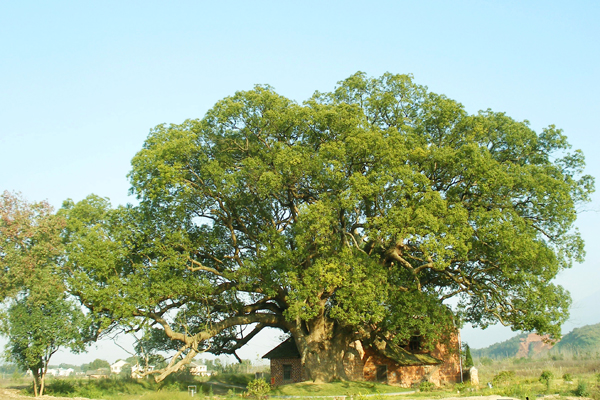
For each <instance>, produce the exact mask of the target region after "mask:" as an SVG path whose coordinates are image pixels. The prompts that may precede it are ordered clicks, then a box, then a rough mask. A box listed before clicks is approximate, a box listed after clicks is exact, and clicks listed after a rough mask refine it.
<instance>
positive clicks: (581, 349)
mask: <svg viewBox="0 0 600 400" xmlns="http://www.w3.org/2000/svg"><path fill="white" fill-rule="evenodd" d="M599 350H600V324H595V325H586V326H583V327H581V328H575V329H573V330H572V331H571V332H569V333H568V334H566V335H565V336H564V337H563V338H562V339H561V340H560V342H558V343H557V344H556V346H554V347H553V348H552V350H551V353H555V354H556V353H568V354H569V353H570V354H578V355H584V354H585V353H595V352H597V351H599Z"/></svg>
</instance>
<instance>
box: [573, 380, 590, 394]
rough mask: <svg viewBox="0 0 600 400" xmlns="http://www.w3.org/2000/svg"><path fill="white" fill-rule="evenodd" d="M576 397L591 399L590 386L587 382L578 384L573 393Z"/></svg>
mask: <svg viewBox="0 0 600 400" xmlns="http://www.w3.org/2000/svg"><path fill="white" fill-rule="evenodd" d="M573 394H574V395H575V396H579V397H589V395H590V391H589V389H588V385H587V383H586V382H579V383H578V384H577V388H576V389H575V390H574V391H573Z"/></svg>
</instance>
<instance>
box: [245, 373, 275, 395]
mask: <svg viewBox="0 0 600 400" xmlns="http://www.w3.org/2000/svg"><path fill="white" fill-rule="evenodd" d="M246 389H247V393H248V396H250V397H253V398H255V399H263V398H265V397H266V395H267V393H269V392H270V391H271V385H270V384H269V383H267V381H265V380H264V379H262V378H261V379H254V380H252V381H250V382H249V383H248V387H247V388H246Z"/></svg>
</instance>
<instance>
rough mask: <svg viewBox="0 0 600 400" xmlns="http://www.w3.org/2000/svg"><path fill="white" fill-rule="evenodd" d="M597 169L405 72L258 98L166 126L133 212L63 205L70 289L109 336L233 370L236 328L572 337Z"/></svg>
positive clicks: (138, 177)
mask: <svg viewBox="0 0 600 400" xmlns="http://www.w3.org/2000/svg"><path fill="white" fill-rule="evenodd" d="M583 168H584V159H583V155H582V154H581V152H579V151H573V152H569V144H568V142H567V139H566V137H565V136H564V135H563V133H562V131H561V130H560V129H557V128H555V127H554V126H549V127H548V128H546V129H543V130H542V131H541V132H539V133H538V132H535V131H533V130H532V129H531V128H530V127H529V126H528V124H527V123H526V122H518V121H515V120H513V119H512V118H510V117H508V116H507V115H505V114H503V113H496V112H493V111H491V110H487V111H483V112H479V113H477V114H475V115H469V114H468V113H467V112H466V111H465V110H464V107H463V106H462V105H461V104H460V103H458V102H456V101H454V100H451V99H448V98H447V97H445V96H443V95H438V94H435V93H430V92H428V90H427V88H426V87H424V86H421V85H418V84H416V83H415V82H413V79H412V77H411V76H408V75H393V74H389V73H387V74H384V75H383V76H381V77H376V78H368V77H367V76H366V75H365V74H364V73H357V74H354V75H353V76H351V77H349V78H348V79H346V80H344V81H342V82H340V83H339V84H338V86H337V87H336V88H335V89H334V90H333V91H332V92H330V93H316V94H315V95H314V96H313V97H311V98H310V99H308V100H307V101H306V102H304V103H302V104H297V103H295V102H293V101H291V100H289V99H287V98H285V97H283V96H281V95H279V94H277V93H275V92H274V90H273V89H272V88H270V87H268V86H257V87H255V88H254V89H253V90H250V91H245V92H237V93H235V94H234V95H233V96H231V97H227V98H225V99H223V100H221V101H219V102H217V103H216V104H215V106H214V107H213V108H212V109H211V110H209V111H208V112H207V113H206V115H205V117H204V118H202V119H195V120H186V121H184V122H183V123H182V124H178V125H175V124H171V125H159V126H157V127H156V128H154V129H153V130H152V131H151V133H150V135H149V136H148V138H147V140H146V142H145V144H144V146H143V148H142V149H141V150H140V151H139V152H138V154H137V155H136V156H135V157H134V158H133V160H132V171H131V173H130V174H129V179H130V181H131V184H132V193H134V194H135V195H136V196H137V197H138V199H139V204H138V205H136V206H128V207H121V208H119V209H116V210H113V209H111V208H110V204H108V202H107V201H106V200H104V199H100V198H98V197H95V196H90V197H88V198H87V199H85V200H83V201H81V202H79V203H77V204H75V203H73V202H66V203H65V205H64V207H63V209H62V210H61V216H63V217H64V218H65V219H66V221H67V222H66V223H67V226H66V228H65V230H64V234H63V238H64V240H65V246H66V249H67V252H68V254H69V257H68V259H67V260H66V266H67V267H68V268H66V270H67V271H68V272H69V281H68V282H69V286H70V287H71V288H73V292H74V293H77V295H78V296H80V297H81V299H82V300H83V302H84V303H85V304H88V305H90V309H91V310H93V313H92V314H93V316H94V318H95V319H96V321H98V322H97V323H98V326H99V327H102V328H103V329H111V328H114V327H115V326H116V325H118V324H121V325H122V326H125V327H127V328H128V329H137V328H143V327H145V326H153V328H152V330H151V331H150V332H151V335H152V338H153V339H155V340H153V341H152V343H153V345H154V346H155V349H156V348H161V349H167V350H176V349H181V350H182V351H186V352H187V351H191V352H194V353H197V352H200V351H204V350H207V349H210V351H212V352H214V353H216V354H221V353H232V352H233V351H235V349H237V348H238V347H239V346H241V345H242V344H243V343H244V340H245V339H244V338H242V337H241V336H240V334H239V332H240V329H237V327H238V326H240V325H243V326H245V325H249V326H250V325H251V326H254V327H255V329H256V330H257V331H259V330H261V329H263V328H264V327H267V326H271V327H279V328H281V329H283V330H285V331H291V332H293V333H294V334H295V335H305V332H311V333H310V334H314V335H317V334H318V335H319V337H336V338H343V339H344V340H345V341H346V344H349V343H351V342H352V341H353V340H355V338H354V337H351V336H352V335H353V332H360V336H361V337H363V338H375V337H376V338H377V339H379V338H386V340H390V341H392V342H394V343H396V344H399V345H406V344H407V342H408V341H409V340H410V338H411V337H413V336H415V335H418V336H420V337H422V338H424V339H426V340H425V341H424V345H425V347H427V346H428V347H429V348H431V347H432V346H433V345H434V344H435V343H436V342H437V341H438V340H441V339H443V338H444V336H445V335H447V334H448V332H452V331H453V329H454V321H456V320H457V317H458V319H459V320H461V321H464V322H469V323H472V324H474V325H476V326H481V327H486V326H488V325H489V324H492V323H495V322H497V321H498V320H499V319H501V320H502V321H503V322H505V323H508V324H510V325H511V326H512V327H513V328H514V329H518V330H527V331H532V330H536V331H538V332H540V333H548V334H550V335H554V336H558V335H560V325H561V323H562V322H564V320H565V319H566V318H567V315H568V308H569V305H570V299H569V296H568V294H567V293H566V292H565V291H564V289H563V288H561V287H560V286H557V285H555V284H554V283H552V282H553V279H554V278H555V277H556V276H557V274H558V273H559V272H560V271H562V270H563V269H565V268H568V267H569V266H570V265H571V264H572V262H573V261H580V260H582V257H583V242H582V240H581V238H580V236H579V234H578V232H577V231H576V230H575V229H573V224H574V221H575V219H576V205H577V204H580V203H582V202H586V201H589V199H590V194H591V193H592V191H593V179H592V178H591V177H589V176H586V175H583ZM451 297H453V298H455V299H456V300H457V309H458V315H453V313H452V310H450V309H449V308H448V307H447V306H446V305H445V301H446V300H448V299H449V298H451ZM482 304H485V305H486V307H482V306H481V305H482ZM163 317H164V318H163ZM312 327H327V329H330V330H332V331H331V332H318V331H317V330H316V329H312ZM306 328H308V329H306ZM334 330H337V331H335V332H334ZM317 332H318V333H317ZM255 333H256V332H252V333H250V335H254V334H255ZM296 339H306V338H296ZM340 340H342V339H340ZM365 340H366V339H365ZM309 342H311V341H309V340H297V343H298V344H299V345H301V346H302V345H303V343H309ZM316 348H323V349H327V348H330V346H317V347H316ZM300 350H301V351H304V350H305V349H300ZM323 351H325V350H323ZM307 354H315V352H312V351H311V352H307ZM192 355H193V354H192ZM315 357H318V358H319V359H321V360H332V361H331V362H332V364H331V368H329V367H323V366H322V365H320V364H319V363H311V362H308V363H307V372H308V373H309V375H310V374H313V371H312V370H311V369H312V367H311V365H319V368H321V371H320V372H318V371H314V373H319V374H324V375H327V374H328V375H327V376H323V377H322V378H331V377H333V376H336V371H335V368H337V365H338V364H339V363H336V362H335V360H333V359H332V358H333V357H329V355H325V354H323V355H322V357H321V356H320V355H319V354H315ZM315 369H317V368H315Z"/></svg>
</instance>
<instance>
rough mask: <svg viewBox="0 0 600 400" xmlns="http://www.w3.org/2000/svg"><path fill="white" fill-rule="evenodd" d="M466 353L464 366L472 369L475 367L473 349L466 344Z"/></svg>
mask: <svg viewBox="0 0 600 400" xmlns="http://www.w3.org/2000/svg"><path fill="white" fill-rule="evenodd" d="M464 352H465V361H464V366H465V368H471V367H472V366H473V365H474V364H473V356H471V348H470V347H469V345H468V344H466V343H465V345H464Z"/></svg>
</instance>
